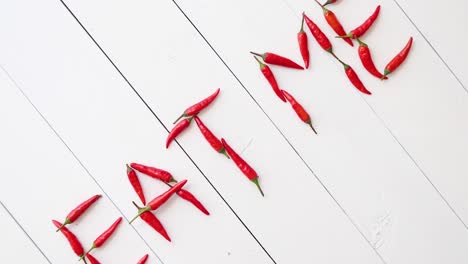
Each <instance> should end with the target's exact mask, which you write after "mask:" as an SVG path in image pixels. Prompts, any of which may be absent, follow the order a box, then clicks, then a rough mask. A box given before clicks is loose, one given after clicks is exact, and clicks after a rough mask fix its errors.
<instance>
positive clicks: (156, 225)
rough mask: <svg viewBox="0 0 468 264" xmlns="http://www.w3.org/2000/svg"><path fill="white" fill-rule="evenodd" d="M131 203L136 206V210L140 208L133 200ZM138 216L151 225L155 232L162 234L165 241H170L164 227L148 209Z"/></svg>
mask: <svg viewBox="0 0 468 264" xmlns="http://www.w3.org/2000/svg"><path fill="white" fill-rule="evenodd" d="M133 205H135V206H136V208H138V210H141V209H142V208H141V207H139V206H138V205H137V204H136V203H135V202H133ZM140 218H141V219H142V220H143V221H145V223H147V224H148V225H149V226H151V227H152V228H153V229H154V230H155V231H156V232H158V233H159V234H160V235H161V236H163V237H164V238H165V239H166V240H167V241H169V242H171V238H170V237H169V235H168V234H167V231H166V229H165V228H164V226H163V225H162V223H161V221H159V219H158V218H157V217H156V216H155V215H154V214H153V213H152V212H150V211H146V212H144V213H142V214H141V215H140Z"/></svg>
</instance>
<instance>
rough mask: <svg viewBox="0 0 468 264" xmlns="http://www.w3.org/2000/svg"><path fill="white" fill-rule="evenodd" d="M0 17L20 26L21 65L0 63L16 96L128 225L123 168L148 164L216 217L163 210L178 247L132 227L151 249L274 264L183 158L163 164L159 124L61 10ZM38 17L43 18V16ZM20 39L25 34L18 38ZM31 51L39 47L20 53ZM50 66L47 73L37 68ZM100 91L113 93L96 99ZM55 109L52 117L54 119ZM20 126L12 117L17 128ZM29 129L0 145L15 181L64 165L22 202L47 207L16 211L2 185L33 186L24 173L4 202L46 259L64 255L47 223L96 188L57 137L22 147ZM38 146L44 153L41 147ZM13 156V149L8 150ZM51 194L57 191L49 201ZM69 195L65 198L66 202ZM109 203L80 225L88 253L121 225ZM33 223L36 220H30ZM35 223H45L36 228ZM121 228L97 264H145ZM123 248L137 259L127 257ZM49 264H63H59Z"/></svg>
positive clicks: (179, 256) (50, 7) (11, 10)
mask: <svg viewBox="0 0 468 264" xmlns="http://www.w3.org/2000/svg"><path fill="white" fill-rule="evenodd" d="M28 2H29V3H28ZM26 3H28V7H29V8H28V9H23V8H22V5H25V4H26ZM32 7H34V8H32ZM2 10H3V11H2V19H5V21H9V22H10V23H11V24H12V25H14V26H13V27H12V28H10V29H5V31H3V30H2V33H4V34H5V35H8V36H11V39H10V41H9V42H8V44H7V45H8V47H7V48H6V50H8V49H9V50H12V48H13V47H19V48H18V49H17V50H16V51H18V52H19V53H16V52H15V54H16V55H15V57H16V58H13V57H10V55H7V54H6V53H5V52H2V54H1V57H2V62H5V65H6V67H7V68H11V69H12V70H13V71H12V73H13V72H14V74H13V75H14V76H15V77H14V78H15V79H16V77H18V83H19V85H20V87H24V89H25V90H26V91H27V92H28V94H31V95H33V96H31V97H32V99H33V100H34V101H37V102H38V106H39V108H40V110H41V111H44V115H45V117H46V118H47V119H50V121H51V125H52V126H56V125H57V124H60V125H57V127H58V129H57V131H58V133H59V134H60V135H62V134H63V135H64V136H63V139H64V141H65V142H69V144H70V145H69V146H70V147H71V149H72V150H73V151H74V153H75V154H76V155H77V157H79V158H80V159H81V161H82V162H83V164H84V165H86V167H87V169H88V170H89V172H90V173H91V175H93V176H94V177H95V179H96V180H97V181H98V182H99V184H100V185H101V186H102V187H103V188H104V189H105V190H106V193H107V194H108V195H109V196H110V197H112V200H113V201H114V202H115V204H117V205H118V206H119V208H120V209H121V210H122V211H123V212H124V214H125V215H126V216H127V218H129V217H132V216H133V215H135V214H136V209H135V208H134V207H133V205H132V204H131V201H132V200H135V199H136V196H135V195H134V193H133V191H132V190H131V187H130V185H129V183H128V181H127V179H126V175H125V163H126V162H130V161H132V160H137V161H141V162H143V163H149V164H154V163H155V162H156V164H158V165H160V166H161V167H164V168H167V169H169V170H171V171H172V172H174V174H175V175H176V177H178V178H179V179H181V178H187V179H189V184H188V185H187V189H188V190H190V191H192V192H193V193H194V194H196V195H197V197H198V198H199V199H200V200H201V201H202V202H203V203H204V204H205V205H206V206H207V208H208V209H209V210H210V211H211V212H212V215H211V216H210V217H206V216H205V215H203V214H201V213H200V212H199V211H198V210H196V209H194V208H193V206H191V205H190V204H188V203H187V202H185V201H181V200H180V199H175V200H173V201H171V202H170V203H169V205H168V207H167V208H164V209H163V210H161V211H159V212H158V216H159V218H160V220H161V221H162V222H163V223H164V225H165V226H166V229H167V231H168V232H169V234H170V235H171V237H172V239H173V241H174V243H168V242H166V241H165V240H163V239H162V238H161V237H160V236H159V235H157V234H156V233H155V232H154V231H153V230H151V229H150V228H149V227H147V226H146V225H145V224H143V223H142V222H141V221H137V222H136V223H135V227H136V228H137V229H138V230H139V232H140V233H141V234H142V235H143V237H144V239H145V240H146V242H147V243H148V244H149V245H150V246H151V248H152V249H153V250H154V251H155V252H157V254H158V255H159V256H160V257H161V259H162V260H163V261H164V262H165V263H183V262H188V261H193V262H197V263H202V262H204V263H220V262H222V263H246V262H249V261H252V262H255V263H271V261H270V260H269V258H268V257H267V255H266V254H265V253H264V252H263V251H262V249H261V248H260V246H258V245H257V243H256V242H255V241H254V240H253V239H252V237H251V236H250V234H249V233H248V232H247V230H245V229H244V227H243V226H242V225H241V223H240V222H239V221H238V220H237V219H236V218H235V216H234V215H233V214H232V212H231V211H230V210H229V209H228V208H227V207H226V205H225V204H224V203H223V202H222V201H221V199H219V197H218V196H217V194H216V193H215V191H214V190H213V189H212V188H211V187H210V185H209V184H208V183H207V182H206V180H205V179H204V178H203V177H202V176H201V175H200V174H198V173H197V172H196V170H195V168H194V166H193V165H192V164H190V163H189V161H188V160H187V159H186V157H185V156H184V155H183V153H182V152H181V151H175V152H172V154H171V155H167V152H165V151H162V148H161V147H160V146H158V145H159V144H157V142H156V141H154V138H163V137H164V136H165V134H164V133H165V131H163V130H162V129H161V127H160V126H159V124H157V122H155V120H154V119H153V117H152V116H151V114H150V113H149V112H148V111H147V110H146V109H145V107H144V105H143V104H141V103H140V101H138V99H137V98H136V96H135V95H134V94H133V93H132V92H131V91H130V90H129V89H128V86H127V85H126V84H125V83H124V82H123V81H122V79H121V78H120V76H118V75H117V74H116V73H115V71H114V69H113V68H112V67H111V66H110V65H109V64H108V62H107V61H106V60H105V58H103V57H102V55H101V54H100V53H99V51H98V50H97V49H96V47H95V46H94V45H93V44H92V43H91V42H90V41H89V39H88V38H87V37H86V36H85V35H84V34H83V32H82V31H81V29H80V28H79V27H78V25H77V24H76V22H75V21H74V20H73V18H72V17H71V16H70V15H69V14H68V13H67V12H66V11H65V9H64V8H63V6H62V5H61V4H60V3H58V2H53V1H51V2H48V3H40V4H39V3H34V1H18V2H16V3H14V4H11V5H9V6H8V7H6V6H5V7H4V8H2ZM38 10H41V11H42V12H37V11H38ZM44 13H47V14H48V16H47V19H39V18H40V17H42V14H44ZM26 18H27V19H26ZM36 20H37V21H41V22H40V23H39V22H36ZM33 21H34V23H32V22H33ZM14 32H22V33H23V34H20V35H17V34H16V33H14ZM37 36H40V38H37ZM36 41H37V42H36ZM33 42H36V44H35V45H23V44H27V43H33ZM23 52H24V53H23ZM20 54H22V55H20ZM45 61H47V67H43V68H42V67H40V65H42V64H43V63H44V62H45ZM91 65H94V67H91ZM18 66H19V68H18ZM100 87H107V88H106V90H100ZM109 95H111V96H109ZM1 97H2V107H4V108H11V107H12V105H11V104H13V106H15V105H16V104H19V103H17V102H16V101H15V100H13V99H14V98H13V99H12V98H11V97H12V96H8V94H5V95H3V94H2V96H1ZM113 98H116V99H117V100H113ZM3 100H4V101H3ZM7 102H10V103H7ZM123 106H125V107H123ZM21 107H23V108H24V106H23V105H21V106H18V108H19V110H18V111H20V110H21V109H22V108H21ZM51 109H52V110H54V111H52V112H51V111H50V110H51ZM10 111H11V109H10ZM27 117H29V118H31V117H30V116H27ZM18 118H19V117H16V116H15V118H14V120H16V119H18ZM6 119H7V120H6V124H7V127H9V126H12V124H10V123H11V122H12V121H11V120H8V117H6ZM10 119H13V117H10ZM25 119H26V117H25ZM27 121H29V120H27ZM31 122H32V121H29V122H25V123H24V124H23V125H24V126H25V127H24V128H20V127H18V128H16V129H14V128H11V129H10V130H9V134H7V135H5V137H3V138H2V140H4V141H6V140H10V142H9V144H8V145H6V148H4V149H3V148H2V150H3V151H5V152H2V156H1V157H2V159H3V160H7V161H10V162H9V165H10V167H9V168H8V169H10V170H8V171H7V172H9V173H11V174H13V173H14V171H13V168H18V167H20V164H22V162H25V161H28V162H29V161H30V160H33V161H31V163H27V164H28V165H30V169H31V170H32V171H29V173H28V174H25V175H31V174H32V173H33V171H35V172H38V171H39V172H43V173H44V172H46V171H47V169H50V167H51V165H50V164H55V163H58V164H57V165H56V166H54V170H53V172H50V173H47V174H46V175H44V176H45V177H46V179H44V178H42V177H35V178H34V180H33V181H32V182H31V185H28V187H27V188H23V190H24V191H25V192H26V193H30V194H35V196H37V199H36V201H37V202H40V203H41V206H37V207H35V208H34V210H31V211H24V210H22V209H21V206H20V205H21V204H25V200H24V198H23V199H22V197H21V196H20V194H19V193H17V191H16V189H9V190H6V186H12V185H14V186H19V185H20V184H21V181H25V180H26V179H27V178H25V177H26V176H23V177H20V176H21V174H18V173H16V174H15V175H17V176H18V177H13V178H12V179H11V180H8V181H7V182H6V184H5V185H2V187H3V188H2V189H0V190H1V192H2V193H3V192H4V196H5V200H6V201H7V202H8V204H9V205H10V207H12V208H17V209H16V210H15V211H14V213H15V215H19V216H18V218H19V219H20V220H21V221H22V222H24V223H25V224H27V226H28V228H29V229H31V233H33V234H34V238H35V240H37V241H39V242H38V243H41V244H44V245H45V247H46V249H48V250H47V251H49V252H50V253H49V254H53V253H54V254H55V251H57V250H56V248H60V247H59V246H58V245H59V244H57V243H63V241H61V240H57V237H56V236H57V235H56V234H55V233H54V232H53V231H51V230H53V228H51V227H50V225H51V224H50V218H51V217H54V216H55V215H56V216H57V217H58V216H61V215H62V214H58V213H57V212H66V211H67V209H68V208H70V206H71V205H74V204H76V201H80V200H83V199H84V197H88V196H90V194H93V193H96V192H98V190H97V189H96V186H94V185H92V184H91V185H92V186H89V185H90V183H92V181H91V179H90V178H89V177H88V176H87V175H86V174H85V173H84V171H83V170H82V169H81V168H79V164H77V162H72V160H73V159H72V157H71V155H70V153H68V154H67V153H64V152H66V149H64V146H63V145H60V144H58V143H60V142H58V143H57V144H58V145H59V146H57V144H55V145H54V140H55V141H57V139H56V138H53V139H49V140H48V138H46V136H47V135H43V134H46V132H45V131H39V132H37V133H35V134H34V135H32V136H29V138H28V140H25V139H23V138H22V137H23V136H26V135H24V134H22V133H20V132H23V133H26V132H27V131H36V130H39V129H38V128H36V127H35V126H34V123H33V124H31ZM3 123H5V121H4V122H3ZM31 126H32V127H31ZM17 130H19V131H17ZM40 132H42V134H41V133H40ZM49 132H50V131H49ZM10 133H11V134H10ZM13 135H16V137H15V139H16V140H22V142H21V143H18V142H16V141H11V138H12V137H13ZM49 136H50V135H49ZM43 137H45V138H43ZM50 141H52V142H50ZM2 143H3V142H2ZM6 143H7V142H5V144H6ZM34 143H36V144H40V145H39V146H36V145H34ZM22 144H23V145H22ZM28 145H32V146H34V150H35V151H32V150H31V151H29V152H28V153H27V155H25V154H24V152H25V151H26V146H28ZM2 146H3V144H2ZM14 147H16V148H15V150H14V151H12V150H11V149H13V148H14ZM83 147H84V148H83ZM7 150H8V152H6V151H7ZM60 150H62V151H60ZM11 152H13V154H12V153H11ZM7 154H8V155H10V156H7ZM20 155H24V156H20ZM29 155H30V156H29ZM62 156H63V157H62ZM20 157H23V158H20ZM41 174H42V173H41ZM47 176H49V177H48V178H47ZM62 185H64V186H62ZM4 186H5V187H4ZM37 186H40V188H37ZM144 186H146V194H147V196H148V199H149V198H151V197H154V196H155V195H156V194H158V193H160V192H161V191H162V190H165V189H167V188H166V187H165V186H163V185H162V184H157V183H155V182H154V181H150V180H146V181H144ZM45 188H48V189H51V190H48V192H47V193H43V189H45ZM63 196H66V197H65V198H62V197H63ZM56 199H60V200H59V202H57V204H55V203H54V204H51V201H55V200H56ZM46 201H49V202H46ZM101 203H106V202H104V201H103V202H101ZM106 204H107V210H105V208H102V207H104V204H103V205H101V206H100V208H99V211H98V210H95V211H94V212H93V218H92V219H94V228H92V229H89V226H88V225H86V224H85V220H83V222H81V223H80V228H79V231H80V232H81V231H82V232H83V237H84V238H83V240H84V241H85V242H86V243H85V244H87V245H90V244H91V242H92V240H91V239H93V238H94V236H96V234H98V230H102V229H103V228H104V226H106V225H108V224H109V223H110V222H111V221H112V220H113V219H114V218H115V209H113V208H112V207H111V206H110V205H109V202H107V203H106ZM169 206H170V207H169ZM33 215H37V216H36V217H32V216H33ZM37 218H40V219H39V220H38V221H36V220H37ZM88 219H89V218H88ZM104 219H105V220H106V221H104ZM89 221H93V220H91V219H89ZM98 223H99V224H98ZM123 228H124V230H125V233H124V230H122V235H120V239H115V240H113V241H112V242H113V244H112V250H111V249H110V248H109V250H108V251H106V252H103V251H101V252H102V253H101V252H99V253H98V252H97V253H96V256H98V257H102V259H107V261H108V262H110V263H132V261H134V260H135V259H136V257H137V256H140V257H141V256H142V255H143V253H144V252H143V249H144V247H143V246H142V245H144V244H143V241H141V240H139V239H138V238H137V237H136V234H135V233H134V232H133V233H132V232H131V231H133V230H132V229H131V228H130V226H129V225H128V224H126V223H124V227H123ZM60 245H61V244H60ZM196 245H199V246H196ZM54 247H55V250H54V252H53V253H52V252H51V251H52V248H54ZM126 248H130V249H131V250H129V251H127V249H126ZM64 252H66V251H64ZM115 252H125V254H115ZM137 252H138V254H136V253H137ZM62 254H63V255H60V254H58V256H57V258H58V257H61V258H63V259H65V256H66V257H68V259H69V257H70V256H69V255H65V254H64V253H62ZM63 259H62V260H63ZM53 262H57V263H64V262H65V261H56V259H54V261H53Z"/></svg>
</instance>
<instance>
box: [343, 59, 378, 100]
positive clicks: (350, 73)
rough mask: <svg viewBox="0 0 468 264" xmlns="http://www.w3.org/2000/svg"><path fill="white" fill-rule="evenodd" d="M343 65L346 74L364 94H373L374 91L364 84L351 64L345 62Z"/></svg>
mask: <svg viewBox="0 0 468 264" xmlns="http://www.w3.org/2000/svg"><path fill="white" fill-rule="evenodd" d="M343 67H344V69H345V72H346V75H347V76H348V79H349V80H350V81H351V83H352V84H353V85H354V87H356V88H357V89H358V90H359V91H361V92H362V93H364V94H369V95H371V94H372V93H371V92H369V90H367V88H366V87H365V86H364V84H363V83H362V82H361V80H360V79H359V77H358V76H357V74H356V72H355V71H354V70H353V68H351V66H349V65H348V64H346V63H344V64H343Z"/></svg>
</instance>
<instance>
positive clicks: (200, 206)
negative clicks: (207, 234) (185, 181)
mask: <svg viewBox="0 0 468 264" xmlns="http://www.w3.org/2000/svg"><path fill="white" fill-rule="evenodd" d="M166 185H167V186H169V187H172V186H171V185H169V184H168V183H166ZM177 195H178V196H179V197H180V198H182V199H184V200H186V201H188V202H190V203H191V204H193V205H194V206H195V207H197V208H198V210H200V211H202V213H204V214H206V215H210V212H208V210H206V208H205V206H203V204H202V203H201V202H200V201H199V200H198V199H197V198H196V197H195V195H193V194H192V193H191V192H189V191H187V190H184V189H180V191H178V192H177Z"/></svg>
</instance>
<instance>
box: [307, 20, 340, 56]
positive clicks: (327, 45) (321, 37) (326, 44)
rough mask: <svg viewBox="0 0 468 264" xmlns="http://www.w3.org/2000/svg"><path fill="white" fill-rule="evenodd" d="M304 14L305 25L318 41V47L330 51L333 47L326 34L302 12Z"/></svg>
mask: <svg viewBox="0 0 468 264" xmlns="http://www.w3.org/2000/svg"><path fill="white" fill-rule="evenodd" d="M302 15H303V16H304V19H305V22H306V24H307V26H308V27H309V29H310V32H311V33H312V36H314V38H315V40H316V41H317V42H318V44H319V45H320V47H322V49H324V50H325V51H328V52H330V53H331V52H332V51H333V48H332V45H331V42H330V40H329V39H328V38H327V36H326V35H325V34H324V33H323V32H322V30H320V28H319V27H318V26H317V25H316V24H315V23H314V22H313V21H312V20H310V18H309V17H308V16H307V15H306V14H305V13H302Z"/></svg>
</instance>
